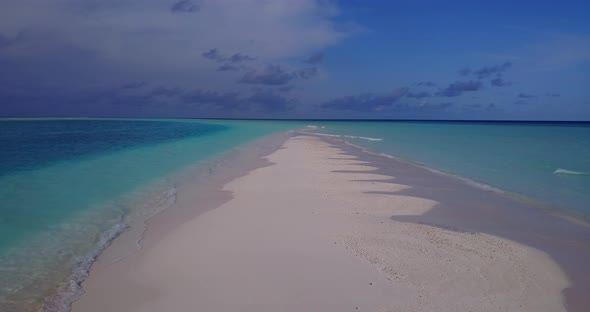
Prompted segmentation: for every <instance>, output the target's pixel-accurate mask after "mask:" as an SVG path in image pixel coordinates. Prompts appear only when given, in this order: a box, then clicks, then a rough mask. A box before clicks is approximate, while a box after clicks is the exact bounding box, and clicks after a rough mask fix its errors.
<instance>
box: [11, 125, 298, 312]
mask: <svg viewBox="0 0 590 312" xmlns="http://www.w3.org/2000/svg"><path fill="white" fill-rule="evenodd" d="M294 126H295V123H286V122H272V121H191V120H138V119H127V120H125V119H113V120H108V119H102V120H93V119H53V120H52V119H38V120H34V119H33V120H0V146H1V149H0V311H3V312H12V311H29V310H37V309H38V308H39V305H40V304H42V303H43V302H42V298H45V297H46V296H48V295H52V294H53V293H54V292H55V291H56V289H57V288H59V292H62V293H61V294H60V296H58V297H56V298H58V300H54V302H51V304H50V305H49V306H47V308H48V309H49V310H52V311H62V310H67V307H68V303H69V302H70V301H71V300H73V299H75V297H76V296H77V295H79V293H80V291H81V289H80V287H79V285H78V284H79V282H80V281H82V280H83V279H84V277H85V276H86V274H87V271H88V269H89V267H90V265H91V263H92V261H93V260H94V258H95V257H96V255H97V254H98V253H100V251H102V249H103V248H104V247H105V246H106V245H107V244H108V243H109V242H110V241H111V240H112V239H113V238H114V237H116V236H117V235H118V234H119V233H121V232H122V231H123V230H124V229H125V228H126V222H125V221H126V217H127V216H128V215H130V214H134V215H137V214H143V215H145V216H147V217H149V215H150V214H152V215H153V214H155V213H157V212H158V211H159V210H161V209H164V208H166V206H169V205H170V204H171V203H172V202H173V201H174V197H175V183H176V181H175V180H174V178H173V177H174V173H176V172H179V171H182V170H183V169H184V168H187V167H189V166H193V165H194V164H195V163H199V162H200V161H206V160H208V159H211V158H214V157H216V156H217V155H221V154H223V153H224V152H227V151H229V150H231V149H232V148H235V147H237V146H238V145H240V144H243V143H246V142H248V141H251V140H254V139H256V138H259V137H262V136H265V135H267V134H271V133H274V132H278V131H285V130H288V129H291V128H292V127H294ZM138 210H140V211H138Z"/></svg>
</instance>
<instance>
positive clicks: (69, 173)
mask: <svg viewBox="0 0 590 312" xmlns="http://www.w3.org/2000/svg"><path fill="white" fill-rule="evenodd" d="M305 125H309V126H308V127H307V131H311V132H315V133H316V134H320V135H329V136H339V137H342V138H344V139H345V140H347V141H349V142H350V143H352V144H356V145H359V146H361V147H364V148H365V149H367V150H369V151H372V152H376V153H384V154H387V155H391V156H394V157H397V158H401V159H404V160H407V161H410V162H413V163H417V164H421V165H424V166H427V167H430V168H433V169H436V170H440V171H443V172H446V173H449V174H452V175H456V176H460V177H463V178H466V179H469V180H470V181H473V182H476V183H479V185H487V186H491V187H494V188H497V189H500V190H504V191H508V192H511V193H514V194H520V195H522V196H524V197H527V198H530V199H532V200H536V201H540V202H542V203H544V204H546V205H547V206H549V207H551V209H555V210H557V211H559V212H562V213H564V214H568V215H571V216H574V217H579V218H584V219H590V218H589V216H590V205H588V203H589V202H590V191H589V190H590V174H589V173H590V124H588V123H490V122H377V121H375V122H364V121H356V122H345V121H308V122H303V121H302V122H289V121H238V120H234V121H228V120H164V119H161V120H154V119H149V120H142V119H20V120H16V119H5V120H0V147H1V148H0V311H2V312H12V311H33V310H36V309H37V308H38V307H39V305H40V304H42V303H43V298H45V297H47V296H49V295H52V294H54V293H55V292H56V290H59V292H61V296H59V297H58V299H59V300H54V301H51V305H49V306H47V308H48V309H49V311H64V310H67V306H68V303H69V302H71V301H72V300H74V299H75V298H76V296H77V295H79V294H80V292H81V289H80V286H79V282H80V281H82V280H83V279H84V278H85V276H86V274H87V272H88V269H89V267H90V265H91V264H92V262H93V260H94V258H95V257H96V256H97V255H98V254H99V253H100V252H101V251H102V250H103V249H104V247H105V246H107V245H108V243H109V242H110V241H111V240H112V239H113V238H115V237H116V236H117V235H118V234H119V233H121V232H122V231H124V230H125V228H126V226H127V223H128V222H126V221H127V218H128V217H129V216H130V215H142V216H143V218H144V219H145V218H149V216H151V215H154V214H155V213H157V212H158V211H160V210H161V209H164V208H166V207H168V206H170V205H171V203H173V202H174V200H175V195H176V193H175V186H176V184H177V183H178V180H177V179H176V176H177V175H178V173H179V172H184V171H185V170H187V169H188V168H192V167H193V166H194V165H195V164H199V163H205V162H207V161H210V160H212V159H216V158H218V157H220V156H221V155H223V154H224V153H226V152H228V151H231V150H232V149H234V148H236V147H238V146H240V145H243V144H246V143H247V142H250V141H252V140H254V139H257V138H260V137H263V136H265V135H268V134H272V133H275V132H281V131H286V130H296V129H301V128H303V127H304V126H305Z"/></svg>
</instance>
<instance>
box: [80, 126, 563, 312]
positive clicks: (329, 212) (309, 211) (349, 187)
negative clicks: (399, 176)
mask: <svg viewBox="0 0 590 312" xmlns="http://www.w3.org/2000/svg"><path fill="white" fill-rule="evenodd" d="M266 158H267V159H268V161H270V162H271V163H272V165H270V166H266V167H260V168H258V169H255V170H253V171H251V172H250V173H248V174H247V175H245V176H242V177H240V178H237V179H235V180H233V181H231V182H230V183H227V184H226V185H225V186H224V191H225V192H230V193H231V199H230V200H229V201H226V202H225V203H223V204H221V205H220V206H219V207H217V208H215V209H212V210H209V211H206V212H204V213H201V214H199V215H197V216H192V217H190V218H188V219H187V220H185V221H184V222H182V223H180V224H178V225H176V226H174V227H173V228H171V229H168V230H167V231H163V232H162V233H164V234H162V236H161V237H153V238H152V239H151V242H150V243H149V244H146V247H145V248H144V249H143V250H141V251H140V252H137V253H135V254H133V255H131V256H128V257H126V258H124V259H123V260H120V261H112V260H110V259H109V257H108V256H105V257H103V258H100V259H99V261H98V262H97V265H96V266H95V267H93V270H92V271H91V274H90V277H89V279H87V280H86V281H85V282H84V284H83V287H84V289H85V290H86V293H85V294H84V295H83V296H82V297H81V298H80V299H79V300H78V301H77V302H75V303H74V305H73V311H84V312H92V311H101V312H102V311H111V312H116V311H128V312H132V311H357V310H363V311H492V310H493V311H565V309H564V305H563V298H562V290H563V289H564V288H566V287H568V285H569V281H568V278H567V277H566V275H565V274H564V272H563V271H562V269H561V268H560V267H559V265H557V263H555V261H554V260H552V258H551V257H549V256H548V255H547V254H545V253H544V252H541V251H539V250H537V249H533V248H530V247H528V246H525V245H522V244H519V243H516V242H513V241H510V240H507V239H503V238H500V237H496V236H492V235H489V234H483V233H478V232H462V231H453V230H450V229H444V228H440V227H433V226H429V225H425V224H416V223H409V222H401V221H396V220H395V218H392V216H393V217H395V216H412V215H416V216H417V215H422V214H425V213H428V212H429V211H430V210H431V209H433V207H435V205H437V202H436V201H433V200H430V199H425V198H420V197H415V196H407V195H392V194H395V192H399V191H401V190H405V189H409V188H411V186H410V185H402V184H395V183H391V182H390V180H391V177H390V176H386V175H381V174H377V173H374V169H375V168H374V167H372V166H371V165H370V164H369V163H366V162H362V161H360V160H359V159H358V158H357V157H355V156H353V155H349V154H346V153H343V152H342V150H341V149H339V148H337V147H335V146H332V145H330V144H329V143H327V142H326V141H324V140H321V139H319V138H315V137H311V136H295V137H292V138H290V139H288V140H287V141H286V142H285V143H284V146H283V148H281V149H279V150H277V151H275V152H274V153H272V154H271V155H269V156H267V157H266ZM182 204H183V205H188V206H191V205H192V206H194V207H195V209H198V206H199V202H186V201H185V202H184V203H182ZM173 208H174V207H173ZM185 208H186V207H185ZM189 208H190V207H189ZM107 254H108V253H107ZM105 259H107V260H105Z"/></svg>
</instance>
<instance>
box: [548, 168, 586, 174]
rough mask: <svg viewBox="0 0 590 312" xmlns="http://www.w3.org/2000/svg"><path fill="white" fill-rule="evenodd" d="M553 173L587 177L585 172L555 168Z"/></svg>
mask: <svg viewBox="0 0 590 312" xmlns="http://www.w3.org/2000/svg"><path fill="white" fill-rule="evenodd" d="M553 173H554V174H566V175H587V174H588V173H585V172H580V171H574V170H568V169H562V168H557V169H556V170H555V171H553Z"/></svg>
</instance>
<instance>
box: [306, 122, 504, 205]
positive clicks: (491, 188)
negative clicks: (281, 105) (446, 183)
mask: <svg viewBox="0 0 590 312" xmlns="http://www.w3.org/2000/svg"><path fill="white" fill-rule="evenodd" d="M303 134H311V135H319V136H327V137H335V138H365V137H358V136H351V135H335V134H325V133H316V132H303ZM371 139H373V138H371ZM374 140H381V139H374ZM342 142H344V143H345V144H348V145H350V146H354V147H356V148H358V149H360V150H361V151H363V152H365V153H368V154H372V155H378V156H383V157H387V158H391V159H394V160H396V161H399V162H403V163H407V164H410V165H414V166H418V167H420V168H422V169H425V170H428V171H430V172H432V173H436V174H439V175H444V176H447V177H451V178H453V179H457V180H460V181H462V182H464V183H466V184H468V185H471V186H474V187H477V188H479V189H482V190H485V191H490V192H495V193H499V194H505V193H506V192H505V191H504V190H502V189H499V188H497V187H494V186H491V185H489V184H485V183H481V182H477V181H474V180H472V179H469V178H465V177H462V176H459V175H455V174H452V173H448V172H445V171H442V170H438V169H434V168H431V167H428V166H426V165H423V164H420V163H416V162H412V161H408V160H405V159H401V158H399V157H396V156H393V155H389V154H386V153H376V152H373V151H370V150H368V149H366V148H365V147H363V146H360V145H357V144H354V143H352V142H349V141H347V140H342Z"/></svg>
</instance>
